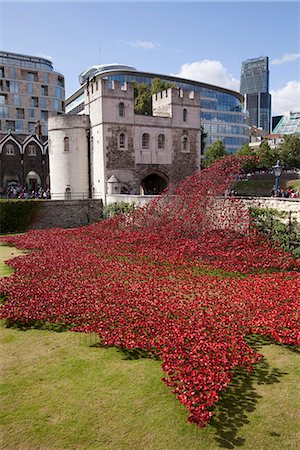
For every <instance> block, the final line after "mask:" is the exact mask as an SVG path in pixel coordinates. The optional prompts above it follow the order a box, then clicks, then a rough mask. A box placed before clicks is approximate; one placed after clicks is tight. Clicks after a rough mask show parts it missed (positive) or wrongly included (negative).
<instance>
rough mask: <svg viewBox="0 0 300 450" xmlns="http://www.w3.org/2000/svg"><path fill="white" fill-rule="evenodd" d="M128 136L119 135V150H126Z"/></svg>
mask: <svg viewBox="0 0 300 450" xmlns="http://www.w3.org/2000/svg"><path fill="white" fill-rule="evenodd" d="M125 143H126V136H125V134H124V133H121V134H119V148H125Z"/></svg>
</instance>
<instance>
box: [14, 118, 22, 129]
mask: <svg viewBox="0 0 300 450" xmlns="http://www.w3.org/2000/svg"><path fill="white" fill-rule="evenodd" d="M15 130H16V131H23V122H22V120H16V126H15Z"/></svg>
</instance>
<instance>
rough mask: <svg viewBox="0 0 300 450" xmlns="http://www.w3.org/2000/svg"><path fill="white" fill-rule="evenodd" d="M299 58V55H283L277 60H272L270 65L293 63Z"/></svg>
mask: <svg viewBox="0 0 300 450" xmlns="http://www.w3.org/2000/svg"><path fill="white" fill-rule="evenodd" d="M299 58H300V53H285V54H284V55H283V56H281V57H280V58H277V59H273V61H271V64H285V63H287V62H291V61H295V60H296V59H299Z"/></svg>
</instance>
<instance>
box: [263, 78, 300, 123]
mask: <svg viewBox="0 0 300 450" xmlns="http://www.w3.org/2000/svg"><path fill="white" fill-rule="evenodd" d="M270 94H271V95H272V114H273V115H274V116H276V115H282V114H285V113H287V112H289V111H294V112H296V111H297V112H298V111H300V82H299V81H296V80H294V81H288V82H287V83H286V85H285V86H283V87H281V88H279V89H276V90H270Z"/></svg>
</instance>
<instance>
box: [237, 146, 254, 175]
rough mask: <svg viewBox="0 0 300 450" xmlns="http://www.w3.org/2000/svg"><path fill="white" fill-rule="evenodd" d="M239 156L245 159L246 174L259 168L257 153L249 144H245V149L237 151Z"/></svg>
mask: <svg viewBox="0 0 300 450" xmlns="http://www.w3.org/2000/svg"><path fill="white" fill-rule="evenodd" d="M237 156H241V157H245V162H244V164H243V169H244V170H245V172H253V171H254V170H255V169H256V168H257V157H256V152H255V150H254V149H253V148H251V147H250V145H249V144H244V145H243V147H241V148H240V149H239V150H238V151H237Z"/></svg>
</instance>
